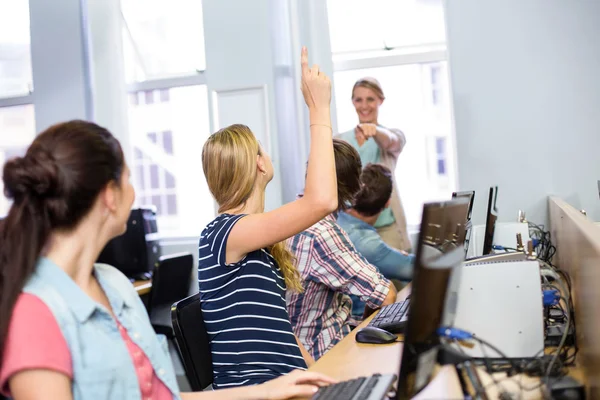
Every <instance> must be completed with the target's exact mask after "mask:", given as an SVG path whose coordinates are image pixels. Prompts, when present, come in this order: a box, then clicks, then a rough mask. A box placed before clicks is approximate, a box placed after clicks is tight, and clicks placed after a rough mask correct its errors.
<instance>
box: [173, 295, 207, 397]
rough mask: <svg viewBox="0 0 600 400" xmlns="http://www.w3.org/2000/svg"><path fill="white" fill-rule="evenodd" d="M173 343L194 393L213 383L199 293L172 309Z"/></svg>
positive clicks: (174, 305)
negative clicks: (175, 345)
mask: <svg viewBox="0 0 600 400" xmlns="http://www.w3.org/2000/svg"><path fill="white" fill-rule="evenodd" d="M171 318H172V320H173V330H174V332H175V343H176V344H177V347H178V349H179V353H180V354H181V359H182V360H183V368H184V369H185V374H186V376H187V378H188V381H189V383H190V387H191V389H192V390H193V391H199V390H203V389H205V388H206V387H208V386H209V385H211V384H212V382H213V367H212V356H211V351H210V341H209V337H208V332H206V327H205V325H204V318H203V317H202V306H201V305H200V293H196V294H195V295H193V296H190V297H188V298H186V299H183V300H181V301H178V302H177V303H175V304H173V308H171Z"/></svg>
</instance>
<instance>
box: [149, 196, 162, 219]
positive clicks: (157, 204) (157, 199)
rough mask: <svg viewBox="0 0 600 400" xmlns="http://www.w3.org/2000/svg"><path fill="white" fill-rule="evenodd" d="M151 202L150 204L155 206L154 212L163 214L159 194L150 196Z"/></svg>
mask: <svg viewBox="0 0 600 400" xmlns="http://www.w3.org/2000/svg"><path fill="white" fill-rule="evenodd" d="M151 202H152V205H153V206H155V207H156V214H157V215H163V206H162V197H161V196H152V200H151ZM159 226H160V225H159Z"/></svg>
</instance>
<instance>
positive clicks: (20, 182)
mask: <svg viewBox="0 0 600 400" xmlns="http://www.w3.org/2000/svg"><path fill="white" fill-rule="evenodd" d="M58 172H59V171H58V167H57V165H56V162H55V160H54V157H53V156H52V155H51V154H50V153H48V152H47V151H45V150H43V149H41V148H34V147H31V148H29V150H28V151H27V154H26V155H25V156H24V157H16V158H13V159H12V160H9V161H8V162H7V163H6V164H5V165H4V171H3V180H4V192H5V194H6V196H7V197H8V198H10V199H18V198H21V197H23V196H26V195H29V196H37V197H41V198H45V197H52V196H55V195H57V194H58V191H59V174H58Z"/></svg>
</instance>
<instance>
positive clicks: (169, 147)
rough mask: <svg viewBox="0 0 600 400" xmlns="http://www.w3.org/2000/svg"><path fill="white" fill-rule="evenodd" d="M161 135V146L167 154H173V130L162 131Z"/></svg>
mask: <svg viewBox="0 0 600 400" xmlns="http://www.w3.org/2000/svg"><path fill="white" fill-rule="evenodd" d="M162 136H163V147H164V148H165V151H166V152H167V154H173V132H171V131H164V132H163V133H162Z"/></svg>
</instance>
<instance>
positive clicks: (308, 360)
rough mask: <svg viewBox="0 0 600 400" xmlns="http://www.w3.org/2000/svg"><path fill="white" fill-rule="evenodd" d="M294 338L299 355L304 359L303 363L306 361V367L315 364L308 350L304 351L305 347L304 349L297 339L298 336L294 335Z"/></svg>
mask: <svg viewBox="0 0 600 400" xmlns="http://www.w3.org/2000/svg"><path fill="white" fill-rule="evenodd" d="M294 337H295V338H296V342H297V343H298V347H299V348H300V353H302V357H304V361H306V365H308V366H309V367H310V366H311V365H313V364H314V363H315V359H314V358H313V357H312V356H311V355H310V353H309V352H308V350H306V347H304V345H303V344H302V342H301V341H300V339H298V336H296V335H294Z"/></svg>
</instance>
